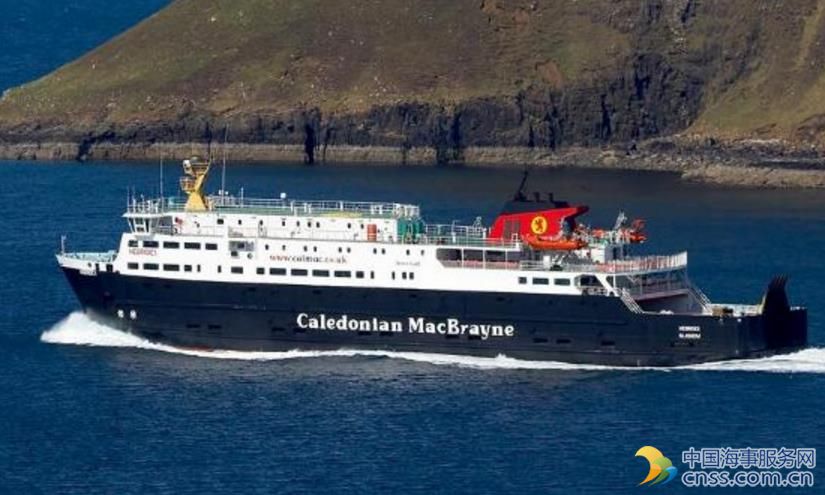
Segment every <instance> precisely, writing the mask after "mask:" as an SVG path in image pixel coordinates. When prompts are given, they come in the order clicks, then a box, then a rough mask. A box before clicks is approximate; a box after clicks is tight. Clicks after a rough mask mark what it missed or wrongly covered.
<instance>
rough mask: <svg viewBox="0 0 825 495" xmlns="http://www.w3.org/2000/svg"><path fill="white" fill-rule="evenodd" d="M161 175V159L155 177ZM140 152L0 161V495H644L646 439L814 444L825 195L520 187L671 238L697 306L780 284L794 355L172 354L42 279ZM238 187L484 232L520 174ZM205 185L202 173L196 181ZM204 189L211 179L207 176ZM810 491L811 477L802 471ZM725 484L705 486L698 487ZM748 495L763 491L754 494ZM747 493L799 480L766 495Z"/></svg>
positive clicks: (238, 169) (114, 214)
mask: <svg viewBox="0 0 825 495" xmlns="http://www.w3.org/2000/svg"><path fill="white" fill-rule="evenodd" d="M177 173H178V166H177V164H175V165H170V164H167V166H166V167H165V174H164V176H165V177H166V180H165V184H164V189H165V190H166V191H167V192H171V191H174V190H175V179H176V175H177ZM158 177H159V167H158V164H156V163H136V164H126V163H86V164H79V163H12V162H5V163H3V162H0V212H3V235H2V236H0V253H2V257H0V273H2V274H3V283H2V284H0V298H2V301H3V311H2V313H0V492H2V493H14V494H17V493H76V494H88V493H116V494H122V493H124V494H125V493H169V494H172V493H174V494H179V493H192V494H201V493H233V494H234V493H267V494H269V493H354V494H355V493H357V494H363V493H381V494H383V493H474V494H475V493H482V494H483V493H519V494H520V493H536V494H548V493H551V494H552V493H571V492H577V493H637V492H639V491H643V490H645V491H646V490H651V491H661V492H662V493H665V492H668V493H687V492H701V491H702V490H700V489H697V488H687V487H685V486H684V485H683V484H682V482H681V480H680V479H679V478H678V477H677V479H674V480H673V481H672V482H671V483H669V484H668V485H667V486H664V487H661V486H659V487H637V484H638V483H639V482H640V481H642V479H643V478H644V477H645V476H646V475H647V472H648V463H647V461H645V460H643V459H642V458H640V457H634V454H635V453H636V451H637V450H638V449H639V448H640V447H642V446H645V445H650V446H655V447H656V448H658V449H659V450H661V451H662V453H663V454H664V455H665V456H667V457H668V458H670V459H671V460H672V461H673V463H674V465H675V466H676V467H677V469H679V470H680V471H681V472H684V470H686V469H687V466H686V465H685V464H684V463H682V462H681V453H682V451H685V450H688V449H689V448H690V447H694V448H696V449H701V448H719V447H731V448H745V447H754V448H780V447H787V448H819V449H820V452H823V453H825V450H823V448H825V419H824V417H823V413H822V411H823V410H825V397H823V391H825V309H824V308H823V304H822V301H823V300H825V285H823V283H822V280H823V279H824V278H825V267H823V262H822V257H823V245H825V194H823V193H822V192H821V191H775V190H764V191H763V190H740V189H729V188H714V187H708V186H702V185H696V184H686V183H683V182H681V181H680V180H679V179H678V178H677V177H676V176H673V175H669V174H654V173H629V172H624V173H620V172H609V171H586V170H572V169H556V170H540V171H536V172H534V173H533V175H532V177H531V180H530V187H531V188H534V189H537V190H541V191H554V192H555V193H556V197H557V198H564V199H567V200H570V201H572V202H575V203H583V204H588V205H590V206H591V208H592V211H591V213H590V214H589V215H588V217H587V220H588V221H590V222H592V223H593V224H594V225H595V224H605V225H611V224H612V222H613V220H614V219H615V215H616V214H617V212H618V211H619V210H620V209H621V210H624V211H626V212H627V213H628V215H629V216H631V217H636V216H638V217H643V218H645V219H646V220H647V222H648V226H649V227H648V230H649V233H650V241H649V243H648V244H647V245H646V246H645V249H646V250H649V251H657V252H675V251H678V250H681V249H687V250H689V251H690V263H691V274H692V278H693V279H694V280H695V281H696V282H697V283H698V284H699V285H700V286H701V287H703V288H704V289H705V291H706V292H707V293H708V294H709V295H710V296H711V298H712V299H714V300H720V301H726V302H750V303H755V302H757V301H758V300H759V298H760V296H761V293H762V291H763V290H764V288H765V285H766V283H767V282H768V280H769V279H770V278H771V277H772V276H773V275H775V274H778V273H785V274H788V275H789V276H790V283H789V292H790V296H791V298H792V300H793V302H795V303H800V304H805V305H807V306H808V307H809V308H810V340H811V349H809V350H805V351H802V352H799V353H796V354H793V355H790V356H784V357H775V358H768V359H762V360H756V361H748V362H730V363H722V364H711V365H702V366H697V367H692V368H687V369H675V370H667V371H666V370H628V369H614V368H593V367H587V366H572V365H564V364H560V363H534V362H521V361H515V360H512V359H507V358H504V357H500V358H496V359H481V358H478V359H476V358H467V357H463V358H459V357H457V358H451V357H445V356H435V355H415V354H403V355H393V354H385V355H359V354H357V353H352V352H338V353H335V352H333V353H311V352H295V353H269V354H258V353H254V354H239V353H212V354H210V353H197V352H192V351H188V352H178V351H176V350H175V349H171V348H168V347H164V346H158V345H154V344H152V343H148V342H145V341H141V340H140V339H137V338H135V337H131V336H128V335H125V334H120V333H118V332H115V331H113V330H110V329H107V328H105V327H102V326H99V325H96V324H94V323H92V322H90V321H88V320H87V319H86V318H85V317H84V316H83V315H82V314H80V313H79V312H78V304H77V302H76V300H75V298H74V296H73V294H72V293H71V291H70V290H69V287H68V285H67V284H66V283H65V281H64V280H63V277H62V274H61V273H60V271H59V270H58V268H57V266H56V263H55V260H54V257H53V254H54V253H55V252H56V251H57V250H58V248H59V239H60V236H61V235H66V236H67V247H68V248H69V249H71V250H106V249H109V248H112V247H114V246H115V243H116V241H117V239H118V236H119V235H120V233H121V232H122V231H123V229H124V228H125V227H126V224H125V222H124V220H123V219H122V218H120V214H121V213H122V210H123V208H124V206H125V203H126V194H127V189H128V188H130V187H135V188H136V189H137V191H138V192H143V193H144V194H146V195H147V196H151V195H154V194H157V192H158V189H159V184H158V182H159V181H158ZM227 177H228V189H230V190H232V191H238V190H239V189H240V188H241V187H244V188H245V189H244V194H245V195H247V196H253V195H256V196H257V195H260V196H276V195H278V194H280V193H281V192H287V193H288V194H289V195H290V196H291V197H296V198H297V197H307V198H340V199H353V200H358V199H364V200H367V199H370V200H393V201H409V202H414V203H419V204H421V206H422V208H423V210H424V214H425V216H426V217H427V218H428V219H430V220H431V221H437V222H450V221H452V220H459V221H461V222H472V221H473V220H474V219H475V217H476V216H481V217H482V218H483V219H484V220H485V222H489V221H490V220H491V219H492V218H493V217H494V216H495V215H496V212H497V210H498V209H499V207H500V206H501V204H502V203H503V202H504V200H506V199H507V198H508V197H509V196H510V195H512V193H513V190H514V189H515V188H516V186H517V184H518V182H519V179H520V174H519V171H518V170H516V169H509V170H507V169H473V168H467V169H461V168H434V167H433V168H430V167H407V168H404V167H390V166H387V167H368V166H352V165H337V166H317V167H307V166H302V165H261V164H259V165H240V164H231V165H230V166H229V167H228V171H227ZM213 182H214V181H213ZM212 187H213V188H216V187H217V184H212ZM812 472H813V473H814V476H815V477H816V478H815V482H816V483H817V484H816V485H815V486H814V488H813V489H812V490H807V491H808V492H810V491H819V492H822V491H823V490H822V488H821V487H822V486H825V478H823V475H822V472H821V469H819V468H816V469H814V470H813V471H812ZM720 490H721V491H722V492H724V491H725V489H716V491H717V492H719V491H720ZM763 492H764V490H763ZM767 492H781V493H795V492H799V490H793V489H789V488H782V489H779V488H774V489H772V490H770V489H769V490H767Z"/></svg>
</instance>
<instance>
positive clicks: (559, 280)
mask: <svg viewBox="0 0 825 495" xmlns="http://www.w3.org/2000/svg"><path fill="white" fill-rule="evenodd" d="M553 283H554V284H556V285H570V279H569V278H557V279H554V280H553Z"/></svg>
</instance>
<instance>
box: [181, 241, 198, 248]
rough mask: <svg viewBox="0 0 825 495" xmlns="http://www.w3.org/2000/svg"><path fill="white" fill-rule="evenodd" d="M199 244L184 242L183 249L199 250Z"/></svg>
mask: <svg viewBox="0 0 825 495" xmlns="http://www.w3.org/2000/svg"><path fill="white" fill-rule="evenodd" d="M200 248H201V243H200V242H184V243H183V249H200Z"/></svg>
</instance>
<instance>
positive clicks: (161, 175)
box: [160, 150, 163, 200]
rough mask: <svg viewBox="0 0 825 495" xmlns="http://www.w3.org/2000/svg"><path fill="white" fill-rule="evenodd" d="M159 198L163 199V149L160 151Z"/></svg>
mask: <svg viewBox="0 0 825 495" xmlns="http://www.w3.org/2000/svg"><path fill="white" fill-rule="evenodd" d="M160 199H161V200H162V199H163V150H161V151H160Z"/></svg>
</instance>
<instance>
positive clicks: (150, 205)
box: [124, 195, 421, 220]
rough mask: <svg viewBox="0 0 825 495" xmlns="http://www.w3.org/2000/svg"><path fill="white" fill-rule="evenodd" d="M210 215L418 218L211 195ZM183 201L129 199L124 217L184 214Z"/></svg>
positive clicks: (357, 204) (353, 206) (407, 210)
mask: <svg viewBox="0 0 825 495" xmlns="http://www.w3.org/2000/svg"><path fill="white" fill-rule="evenodd" d="M207 203H208V205H209V210H208V211H209V212H214V213H240V214H249V215H273V216H305V217H306V216H320V217H324V216H330V217H331V216H336V217H345V218H382V219H408V220H414V219H418V218H420V216H421V209H420V208H419V207H418V206H417V205H411V204H404V203H383V202H373V201H313V200H297V199H286V198H284V199H265V198H246V197H243V196H230V195H212V196H208V197H207ZM186 211H187V210H186V199H185V198H180V197H174V196H172V197H168V198H155V199H141V200H136V199H135V200H132V201H130V202H129V204H128V205H127V208H126V213H125V214H124V216H125V217H127V218H131V217H145V216H149V215H158V216H160V215H166V214H169V213H184V212H186Z"/></svg>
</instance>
